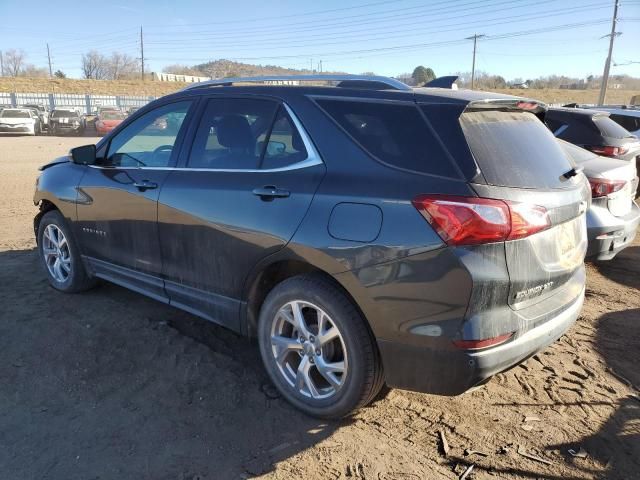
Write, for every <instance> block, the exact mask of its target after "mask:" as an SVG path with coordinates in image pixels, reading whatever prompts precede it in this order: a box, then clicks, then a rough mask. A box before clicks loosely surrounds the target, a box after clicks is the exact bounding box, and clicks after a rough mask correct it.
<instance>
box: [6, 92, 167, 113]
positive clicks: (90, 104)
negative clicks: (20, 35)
mask: <svg viewBox="0 0 640 480" xmlns="http://www.w3.org/2000/svg"><path fill="white" fill-rule="evenodd" d="M155 99H156V97H153V96H144V95H139V96H129V95H92V94H84V95H81V94H80V95H79V94H71V93H4V92H0V106H4V105H6V106H11V107H17V106H20V105H25V104H27V103H37V104H41V105H46V106H48V107H49V108H50V109H52V110H53V109H54V108H74V109H77V110H79V111H81V112H84V113H85V114H86V115H90V114H92V113H94V112H95V111H96V110H97V108H98V107H101V106H113V107H118V108H120V109H122V110H126V109H128V108H131V107H142V106H144V105H146V104H147V103H149V102H150V101H152V100H155Z"/></svg>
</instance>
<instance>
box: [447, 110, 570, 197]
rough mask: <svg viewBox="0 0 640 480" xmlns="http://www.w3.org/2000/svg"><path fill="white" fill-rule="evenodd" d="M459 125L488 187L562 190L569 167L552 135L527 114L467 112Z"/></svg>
mask: <svg viewBox="0 0 640 480" xmlns="http://www.w3.org/2000/svg"><path fill="white" fill-rule="evenodd" d="M460 124H461V125H462V130H463V132H464V136H465V138H466V139H467V143H468V144H469V147H470V148H471V152H472V153H473V156H474V158H475V160H476V162H477V163H478V166H479V167H480V170H481V171H482V173H483V175H484V177H485V179H486V180H487V182H488V183H489V184H491V185H499V186H507V187H518V188H562V187H564V186H568V185H567V182H563V181H562V180H561V178H562V174H563V173H566V172H567V171H569V170H571V168H572V165H571V164H570V162H569V159H568V158H567V157H566V155H565V154H564V152H563V151H562V149H561V147H560V145H559V144H558V142H557V141H556V139H555V138H554V136H553V134H552V133H551V132H550V131H549V129H548V128H547V127H545V125H544V124H543V123H542V122H541V121H540V120H538V119H537V118H536V117H535V116H534V115H533V114H531V113H528V112H505V111H494V110H491V111H476V112H466V113H464V114H462V116H461V117H460Z"/></svg>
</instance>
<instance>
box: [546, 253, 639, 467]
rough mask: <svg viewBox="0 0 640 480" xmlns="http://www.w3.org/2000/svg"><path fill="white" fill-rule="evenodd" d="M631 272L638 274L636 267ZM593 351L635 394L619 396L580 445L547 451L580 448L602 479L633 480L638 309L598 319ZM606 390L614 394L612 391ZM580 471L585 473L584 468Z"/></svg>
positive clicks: (636, 462)
mask: <svg viewBox="0 0 640 480" xmlns="http://www.w3.org/2000/svg"><path fill="white" fill-rule="evenodd" d="M633 268H634V269H635V270H640V268H639V266H638V265H636V266H634V267H633ZM638 274H639V275H640V271H639V272H638ZM595 348H596V350H597V351H598V353H599V354H600V355H601V357H602V358H603V359H604V360H605V361H606V363H607V365H606V370H607V372H609V373H610V374H612V375H613V376H614V377H616V378H617V379H618V380H620V381H621V382H622V383H624V384H626V385H627V386H629V387H631V389H632V390H633V391H634V392H635V393H634V394H632V395H624V396H621V398H619V400H618V401H617V402H616V404H615V410H614V412H613V413H612V415H611V416H610V417H609V419H608V420H607V421H606V422H605V423H604V424H603V425H602V426H601V427H600V428H599V429H598V430H597V431H596V432H595V433H594V434H592V435H589V436H587V437H585V438H583V439H582V441H581V442H580V445H577V444H575V443H572V444H569V443H568V444H560V445H553V446H550V447H548V448H549V449H558V450H560V451H562V452H567V451H568V450H569V449H570V448H571V449H574V450H575V451H578V449H579V448H580V447H582V448H584V449H585V450H586V451H587V452H588V455H589V458H590V459H593V460H595V461H597V462H598V463H600V464H601V465H604V466H606V475H604V476H603V477H602V478H607V479H613V478H619V479H626V478H637V477H638V471H640V461H639V460H638V459H640V429H639V428H638V424H639V423H640V396H638V394H639V391H638V386H639V385H640V371H639V370H638V352H640V309H637V308H636V309H631V310H622V311H617V312H610V313H606V314H604V315H602V316H601V317H600V319H599V320H598V323H597V336H596V343H595ZM609 388H610V389H612V388H613V389H614V390H615V388H614V387H611V386H609ZM611 393H614V394H615V393H617V392H615V391H612V392H611ZM566 460H567V461H569V462H571V463H574V464H575V466H576V467H578V468H580V467H581V459H579V458H572V457H571V456H567V459H566ZM582 465H584V463H582ZM584 470H585V471H586V472H589V469H588V468H585V469H584Z"/></svg>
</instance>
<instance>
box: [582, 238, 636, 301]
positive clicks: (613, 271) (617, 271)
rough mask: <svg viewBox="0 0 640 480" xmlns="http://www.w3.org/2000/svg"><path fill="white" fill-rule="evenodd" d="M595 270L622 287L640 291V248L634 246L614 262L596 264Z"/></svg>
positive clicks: (621, 253)
mask: <svg viewBox="0 0 640 480" xmlns="http://www.w3.org/2000/svg"><path fill="white" fill-rule="evenodd" d="M593 265H594V266H595V268H596V269H597V270H598V272H600V273H601V274H602V275H604V276H605V277H607V278H609V279H610V280H613V281H614V282H616V283H619V284H621V285H626V286H627V287H632V288H635V289H638V290H640V268H639V267H640V246H638V245H637V241H636V245H632V246H630V247H628V248H626V249H624V250H623V251H622V252H620V253H619V254H618V255H616V256H615V257H614V258H613V260H609V261H606V262H594V264H593Z"/></svg>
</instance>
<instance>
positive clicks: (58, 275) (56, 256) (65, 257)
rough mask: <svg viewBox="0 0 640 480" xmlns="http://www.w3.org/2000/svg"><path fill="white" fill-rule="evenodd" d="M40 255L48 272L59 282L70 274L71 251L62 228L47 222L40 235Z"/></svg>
mask: <svg viewBox="0 0 640 480" xmlns="http://www.w3.org/2000/svg"><path fill="white" fill-rule="evenodd" d="M42 255H43V257H44V262H45V264H46V266H47V270H49V274H50V275H51V276H52V277H53V278H54V279H55V280H56V281H57V282H60V283H63V282H65V281H66V280H67V279H68V278H69V276H70V275H71V251H70V250H69V243H68V242H67V238H66V237H65V236H64V233H62V230H61V229H60V228H58V227H57V226H56V225H54V224H49V225H47V227H46V228H45V230H44V234H43V235H42Z"/></svg>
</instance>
